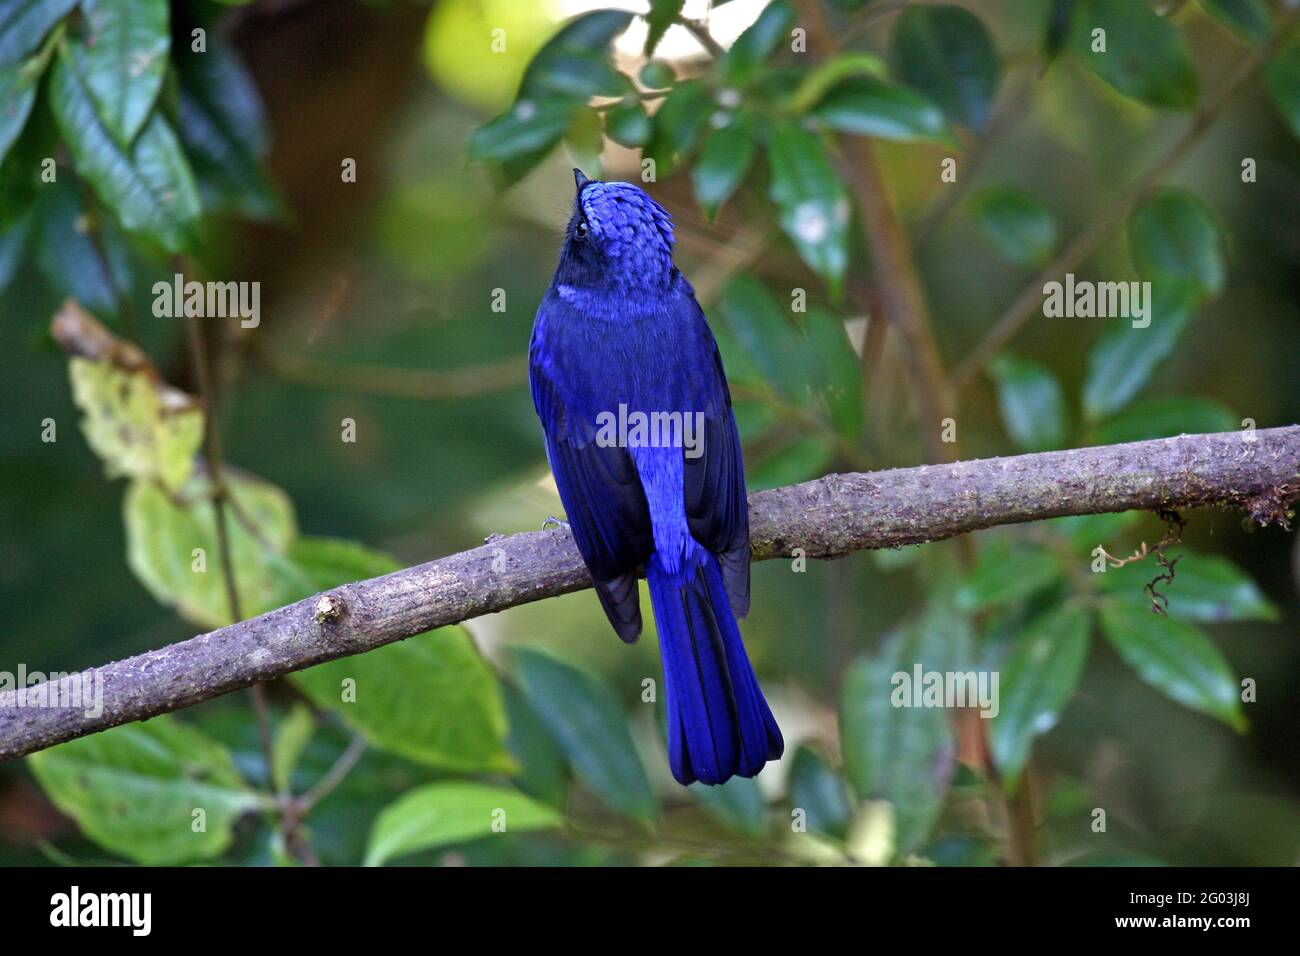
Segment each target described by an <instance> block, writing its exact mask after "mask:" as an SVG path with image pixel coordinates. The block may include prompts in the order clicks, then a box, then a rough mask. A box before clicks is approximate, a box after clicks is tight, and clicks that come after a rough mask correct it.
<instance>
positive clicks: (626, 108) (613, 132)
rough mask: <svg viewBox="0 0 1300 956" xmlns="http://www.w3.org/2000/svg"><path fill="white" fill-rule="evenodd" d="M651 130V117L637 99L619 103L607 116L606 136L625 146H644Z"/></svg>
mask: <svg viewBox="0 0 1300 956" xmlns="http://www.w3.org/2000/svg"><path fill="white" fill-rule="evenodd" d="M651 128H652V127H651V123H650V117H649V116H646V112H645V110H644V109H643V108H642V106H641V104H640V103H639V102H638V101H637V100H635V99H632V100H626V101H624V102H622V103H619V104H618V105H617V106H615V107H614V108H613V109H611V110H610V111H609V112H608V113H606V114H605V135H607V136H608V137H609V138H610V139H612V140H613V141H614V142H616V143H621V144H622V145H624V146H628V147H636V146H644V145H645V144H646V143H647V142H648V141H649V139H650V131H651Z"/></svg>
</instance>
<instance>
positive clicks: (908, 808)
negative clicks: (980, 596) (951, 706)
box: [840, 609, 969, 855]
mask: <svg viewBox="0 0 1300 956" xmlns="http://www.w3.org/2000/svg"><path fill="white" fill-rule="evenodd" d="M967 629H968V625H967V623H966V621H965V619H964V618H962V617H960V616H953V615H952V613H951V610H950V609H943V610H942V611H941V612H940V613H936V612H935V611H933V610H932V611H931V612H930V613H928V614H927V615H926V616H925V617H923V618H921V619H920V620H917V621H913V622H911V623H909V624H907V625H905V626H904V627H903V629H902V630H901V631H900V632H898V633H896V634H894V635H893V636H891V637H889V638H887V639H886V640H885V643H884V645H883V646H882V647H881V649H880V651H879V652H878V653H876V654H874V655H871V656H869V657H862V658H859V659H858V660H857V661H856V662H855V663H854V664H853V665H852V666H851V667H850V668H849V671H848V673H847V675H846V676H845V680H844V692H843V698H842V703H841V705H840V734H841V741H842V747H843V751H844V767H845V771H846V772H847V774H848V777H849V780H850V781H852V783H853V787H854V789H855V790H856V791H857V795H858V797H859V798H860V799H869V798H881V799H884V800H888V801H889V802H890V803H891V804H893V807H894V816H895V833H896V836H895V849H896V852H897V853H898V854H899V855H904V854H907V853H910V852H913V851H914V850H916V849H917V848H918V847H920V846H921V845H922V844H923V843H924V842H925V840H926V838H927V837H928V836H929V834H930V831H931V830H932V829H933V827H934V824H935V822H936V821H937V820H938V818H939V813H940V811H941V810H942V809H943V803H944V799H945V796H946V794H947V790H948V783H949V781H950V779H951V777H952V772H953V767H954V765H955V743H954V741H953V737H952V731H951V728H950V725H949V714H948V713H947V711H945V710H944V708H942V707H895V706H894V705H893V703H892V702H891V698H892V697H894V696H895V688H896V687H897V688H898V690H899V691H900V692H901V691H902V690H903V689H904V685H903V684H901V683H900V682H899V681H900V678H898V677H896V675H906V676H907V678H908V679H909V680H910V679H911V678H912V676H913V674H914V667H915V666H917V665H920V666H921V667H922V669H923V671H939V672H942V671H947V670H950V669H952V664H953V661H954V656H953V651H952V648H953V646H954V644H955V643H956V642H957V639H959V638H960V635H959V634H958V633H957V632H958V631H961V630H967ZM968 636H969V635H968V634H967V637H968ZM907 699H908V700H909V701H910V699H911V698H910V696H908V697H907Z"/></svg>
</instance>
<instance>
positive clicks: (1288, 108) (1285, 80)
mask: <svg viewBox="0 0 1300 956" xmlns="http://www.w3.org/2000/svg"><path fill="white" fill-rule="evenodd" d="M1266 78H1267V80H1268V91H1269V92H1270V93H1272V94H1273V102H1274V103H1276V104H1277V108H1278V112H1280V113H1281V114H1282V119H1284V120H1286V125H1287V126H1288V127H1290V129H1291V133H1292V135H1294V136H1300V39H1297V40H1292V41H1291V42H1290V43H1288V44H1286V45H1285V46H1283V47H1282V49H1280V50H1278V51H1277V53H1275V54H1274V55H1273V59H1272V61H1271V62H1270V63H1269V64H1268V71H1267V73H1266Z"/></svg>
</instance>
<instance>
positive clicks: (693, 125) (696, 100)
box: [644, 80, 714, 176]
mask: <svg viewBox="0 0 1300 956" xmlns="http://www.w3.org/2000/svg"><path fill="white" fill-rule="evenodd" d="M713 109H714V102H713V97H712V95H711V94H710V92H709V90H708V88H707V87H705V86H704V84H703V83H701V82H700V81H699V80H686V81H684V82H682V83H678V84H677V85H676V86H674V87H673V89H672V92H671V93H669V94H668V96H667V97H665V98H664V101H663V103H662V104H661V105H660V107H659V109H658V111H657V112H656V113H655V115H654V134H653V136H652V138H651V140H650V142H649V144H648V145H647V146H646V148H645V151H644V155H645V156H646V157H647V158H649V159H653V160H654V162H655V164H656V166H657V167H658V168H657V170H656V173H657V175H658V176H667V175H669V174H670V173H671V172H672V171H673V169H674V168H675V167H676V165H677V163H679V162H681V161H682V160H683V159H685V158H686V157H687V156H689V155H690V152H691V150H692V149H694V148H695V143H696V141H697V140H698V139H699V136H700V131H701V130H703V129H704V126H705V124H706V123H707V122H708V119H709V117H710V116H711V115H712V114H713Z"/></svg>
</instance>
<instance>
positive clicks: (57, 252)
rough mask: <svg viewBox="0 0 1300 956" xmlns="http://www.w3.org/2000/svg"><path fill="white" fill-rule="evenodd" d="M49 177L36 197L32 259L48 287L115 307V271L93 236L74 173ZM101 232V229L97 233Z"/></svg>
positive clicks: (109, 311)
mask: <svg viewBox="0 0 1300 956" xmlns="http://www.w3.org/2000/svg"><path fill="white" fill-rule="evenodd" d="M64 176H65V177H66V179H65V178H63V177H60V179H59V180H58V181H56V182H53V183H47V184H46V185H45V186H43V187H42V191H41V192H40V193H39V196H38V198H37V200H36V205H35V209H34V212H33V215H34V219H35V223H34V228H33V233H34V242H33V243H32V245H33V246H34V248H35V256H36V264H37V266H38V267H39V268H40V270H41V274H42V275H44V276H45V279H46V281H47V282H49V284H50V287H51V288H52V289H54V291H55V292H56V293H58V294H59V295H62V296H64V297H71V298H74V299H76V300H77V301H78V302H79V303H81V304H82V305H83V306H85V307H86V308H87V309H89V310H90V311H92V312H95V313H97V314H99V315H113V314H114V313H116V312H117V294H116V292H115V291H114V277H113V275H112V274H111V270H110V269H108V268H106V263H105V262H104V259H103V258H102V257H101V256H100V254H99V249H98V248H97V246H96V244H95V238H94V237H93V236H92V234H91V232H90V229H91V223H92V220H91V217H90V216H89V215H88V214H87V212H86V210H85V207H84V205H83V201H84V198H85V197H83V196H82V194H81V190H80V189H78V184H77V182H76V180H75V177H74V176H72V174H71V173H70V172H69V171H67V170H65V171H64ZM100 235H102V233H101V234H100Z"/></svg>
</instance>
